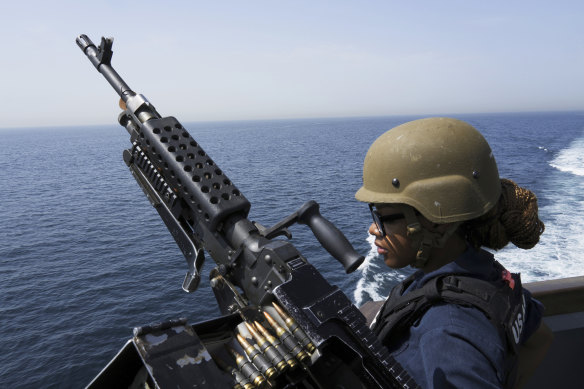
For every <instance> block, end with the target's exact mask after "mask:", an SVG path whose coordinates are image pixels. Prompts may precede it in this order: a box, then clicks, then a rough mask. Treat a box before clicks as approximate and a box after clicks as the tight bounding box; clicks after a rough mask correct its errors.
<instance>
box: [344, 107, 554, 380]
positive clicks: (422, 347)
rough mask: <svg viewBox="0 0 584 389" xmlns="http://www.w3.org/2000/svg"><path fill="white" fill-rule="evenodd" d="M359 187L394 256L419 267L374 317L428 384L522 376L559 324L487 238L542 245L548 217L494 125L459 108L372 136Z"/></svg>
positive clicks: (383, 249)
mask: <svg viewBox="0 0 584 389" xmlns="http://www.w3.org/2000/svg"><path fill="white" fill-rule="evenodd" d="M355 197H356V198H357V200H359V201H362V202H366V203H368V204H369V207H370V210H371V214H372V216H373V220H374V221H373V223H372V224H371V226H370V227H369V233H370V234H371V235H373V236H375V245H376V246H377V248H378V253H379V254H380V255H381V256H383V259H384V262H385V264H386V265H387V266H389V267H390V268H393V269H400V268H404V267H406V266H412V267H414V268H416V269H417V271H416V272H414V273H413V274H412V275H411V276H410V277H408V278H406V279H405V280H404V281H403V282H401V283H400V284H398V285H397V286H395V287H394V288H393V290H392V291H391V293H390V295H389V297H388V299H387V300H386V301H385V303H384V304H383V305H382V307H381V309H380V310H378V311H377V312H376V314H373V315H370V318H369V320H370V321H372V323H371V328H372V330H373V332H374V333H375V334H376V335H377V336H378V338H379V339H380V340H381V342H382V343H383V344H384V345H385V346H386V347H387V348H388V349H389V351H390V353H391V354H392V356H393V357H395V358H396V360H397V361H398V362H400V363H401V365H402V366H403V367H404V368H405V369H406V370H407V371H408V372H409V373H410V374H411V375H412V377H413V378H414V379H415V380H416V381H417V383H418V384H419V385H420V386H422V387H423V388H452V387H455V388H501V387H517V386H518V385H522V384H523V383H524V382H525V379H526V377H528V376H529V374H530V373H531V372H532V371H533V370H534V369H535V366H537V364H538V363H539V362H540V361H541V359H542V358H543V355H545V351H546V350H547V347H548V346H549V344H550V342H551V335H550V334H551V332H550V331H549V329H548V328H547V327H546V326H545V324H543V321H542V320H541V318H542V313H543V306H542V305H541V303H539V302H538V301H537V300H535V299H533V298H531V295H530V293H529V292H528V291H527V290H525V289H523V288H522V287H521V280H520V277H519V275H518V274H511V273H510V272H508V271H507V270H506V269H505V268H504V267H503V266H502V265H501V264H499V263H498V262H497V261H496V260H495V259H494V257H493V255H492V254H491V253H490V252H488V251H486V250H484V249H483V248H489V249H492V250H499V249H501V248H503V247H505V246H506V245H507V244H508V243H509V242H512V243H513V244H514V245H515V246H517V247H520V248H522V249H530V248H532V247H533V246H535V245H536V244H537V243H538V241H539V236H540V235H541V234H542V233H543V231H544V224H543V223H542V222H541V220H539V217H538V209H537V199H536V197H535V195H534V194H533V193H532V192H531V191H529V190H527V189H524V188H521V187H519V186H517V185H516V184H515V183H514V182H512V181H510V180H507V179H500V178H499V173H498V169H497V164H496V162H495V158H494V157H493V153H492V152H491V149H490V147H489V145H488V143H487V142H486V140H485V139H484V137H483V136H482V135H481V134H480V133H479V132H478V131H477V130H476V129H475V128H473V127H472V126H471V125H469V124H467V123H465V122H462V121H460V120H456V119H450V118H429V119H421V120H415V121H412V122H408V123H405V124H402V125H400V126H397V127H395V128H393V129H391V130H389V131H388V132H386V133H384V134H383V135H381V136H380V137H379V138H378V139H377V140H376V141H375V142H374V143H373V144H372V145H371V147H370V148H369V151H368V152H367V155H366V157H365V162H364V166H363V186H362V187H361V188H360V189H359V191H358V192H357V193H356V195H355ZM365 310H366V308H365ZM366 316H367V314H366ZM374 316H375V318H374V320H371V319H372V318H373V317H374ZM524 350H529V351H528V352H525V351H524Z"/></svg>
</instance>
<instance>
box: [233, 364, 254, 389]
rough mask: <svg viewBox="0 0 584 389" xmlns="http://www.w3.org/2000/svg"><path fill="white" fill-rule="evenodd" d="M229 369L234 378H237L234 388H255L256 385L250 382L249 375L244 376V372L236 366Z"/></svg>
mask: <svg viewBox="0 0 584 389" xmlns="http://www.w3.org/2000/svg"><path fill="white" fill-rule="evenodd" d="M229 371H230V372H231V375H232V376H233V378H235V382H236V384H235V386H234V387H233V389H236V388H243V389H254V388H255V386H254V385H253V384H252V383H251V382H249V380H248V379H247V377H246V376H244V375H243V373H242V372H240V371H239V370H237V369H236V368H234V367H229Z"/></svg>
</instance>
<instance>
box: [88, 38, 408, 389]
mask: <svg viewBox="0 0 584 389" xmlns="http://www.w3.org/2000/svg"><path fill="white" fill-rule="evenodd" d="M77 44H78V46H79V47H80V48H81V50H82V51H83V53H84V54H85V55H86V56H87V57H88V58H89V60H90V61H91V63H92V64H93V65H94V66H95V67H96V69H97V70H98V71H99V72H100V73H101V74H102V75H103V76H104V77H105V78H106V80H107V81H108V82H109V83H110V84H111V86H112V87H113V88H114V90H115V91H116V92H117V93H118V95H119V96H120V98H121V100H120V107H121V108H122V109H123V111H122V112H121V113H120V115H119V118H118V121H119V123H120V124H121V125H122V126H123V127H125V128H126V130H127V131H128V133H129V134H130V141H131V144H132V147H131V148H129V149H127V150H125V151H124V153H123V158H124V161H125V163H126V164H127V165H128V167H129V168H130V171H131V173H132V175H133V177H134V178H135V179H136V181H137V182H138V184H139V185H140V187H141V188H142V189H143V191H144V193H145V194H146V196H147V197H148V199H149V200H150V202H151V204H152V205H153V206H154V208H155V209H156V210H157V211H158V213H159V215H160V217H161V218H162V220H163V221H164V223H165V224H166V227H167V228H168V230H169V231H170V233H171V234H172V236H173V237H174V239H175V241H176V243H177V245H178V246H179V248H180V250H181V252H182V253H183V255H184V257H185V259H186V261H187V265H188V272H187V274H186V277H185V279H184V282H183V285H182V288H183V289H184V290H185V291H187V292H193V291H195V290H196V288H197V286H198V285H199V282H200V278H201V277H200V270H201V267H202V265H203V262H204V252H205V251H206V252H207V253H208V254H209V255H210V256H211V257H212V258H213V260H214V262H215V263H216V265H217V266H216V267H215V268H214V269H213V270H212V271H211V273H210V278H211V281H210V282H211V287H212V290H213V292H214V294H215V297H216V299H217V302H218V305H219V308H220V310H221V312H222V314H223V315H224V316H222V317H220V318H218V319H214V320H209V321H206V322H202V323H199V324H195V325H189V324H187V322H186V319H178V320H173V321H169V322H165V323H161V324H158V325H151V326H144V327H139V328H135V329H134V337H133V338H132V339H131V340H130V341H128V343H127V344H126V345H125V346H124V348H123V349H122V350H121V351H120V352H119V353H118V355H117V356H116V357H115V358H114V359H113V360H112V361H111V362H110V363H109V364H108V366H106V368H105V369H104V370H102V372H101V373H100V374H99V375H98V376H97V377H96V378H95V379H94V380H93V381H92V382H91V383H90V384H89V386H88V387H89V388H101V387H112V386H114V387H128V386H133V387H135V386H137V387H151V388H154V387H156V388H166V387H198V388H199V387H200V388H225V387H233V388H238V387H241V388H246V389H249V388H253V387H260V388H261V387H274V388H333V387H334V388H413V387H416V384H415V382H414V381H413V379H412V378H411V377H410V376H409V375H408V374H407V373H406V372H405V371H404V370H403V368H402V367H401V366H400V365H399V364H398V363H397V361H395V359H393V358H392V357H391V356H390V355H389V353H388V351H387V350H386V349H385V348H384V347H383V346H382V345H381V344H380V343H379V341H378V340H377V338H376V337H375V336H374V335H373V334H372V333H371V331H370V330H369V328H368V327H367V326H366V323H365V318H364V317H363V315H362V314H361V313H360V312H359V310H358V309H357V308H356V307H355V306H354V305H353V304H352V303H351V302H350V300H349V299H348V298H347V297H346V296H345V295H344V294H343V292H342V291H341V290H339V289H338V288H337V287H335V286H331V285H330V284H329V283H328V282H327V281H326V280H325V279H324V278H323V277H322V275H321V274H320V273H319V272H318V271H317V270H316V268H314V267H313V266H312V265H311V264H310V263H308V261H307V260H306V259H305V258H304V257H303V256H302V255H301V254H300V253H299V252H298V251H297V250H296V248H295V247H294V246H293V245H292V244H291V243H289V242H288V241H285V240H277V239H274V238H275V237H277V236H279V235H287V236H288V237H290V236H289V233H288V231H287V229H286V228H287V227H289V226H290V225H292V224H293V223H300V224H306V225H308V226H309V227H310V228H311V230H312V231H313V233H314V234H315V236H316V237H317V239H318V241H319V242H320V243H321V244H322V245H323V247H324V248H325V249H326V250H327V251H328V252H329V253H330V254H331V255H332V256H333V257H334V258H336V259H337V260H339V261H340V262H341V264H342V265H343V267H344V268H345V271H346V272H347V273H350V272H352V271H353V270H355V269H356V268H357V267H358V266H359V265H360V264H361V262H362V261H363V257H362V256H360V255H359V254H357V253H356V252H355V250H354V249H353V247H352V246H351V244H350V243H349V242H348V241H347V239H346V238H345V236H344V235H343V234H342V233H341V232H340V231H339V230H338V229H337V228H336V227H335V226H334V225H333V224H332V223H330V222H329V221H328V220H326V219H325V218H324V217H322V216H321V214H320V213H319V206H318V204H317V203H316V202H314V201H309V202H307V203H306V204H304V205H303V206H302V207H301V208H300V209H299V210H298V211H297V212H295V213H294V214H292V215H290V216H289V217H287V218H285V219H284V220H282V221H281V222H280V223H277V224H276V225H275V226H273V227H271V228H265V227H263V226H261V225H260V224H258V223H253V222H251V221H250V220H249V219H248V218H247V215H248V212H249V209H250V203H249V201H248V200H247V199H246V198H245V197H244V195H243V194H242V193H241V192H240V191H239V190H238V189H237V188H236V187H235V185H234V184H233V183H232V182H231V180H230V179H229V178H228V177H227V176H226V175H225V173H224V172H223V171H222V170H221V169H220V168H219V167H218V166H217V164H216V163H215V162H214V161H213V160H212V159H211V158H210V157H209V156H208V155H207V154H206V153H205V151H204V150H203V148H202V147H201V146H200V145H199V144H198V143H197V141H196V140H195V139H193V137H192V136H191V135H190V134H189V133H188V132H187V130H186V129H185V128H184V127H183V126H182V125H181V124H180V123H179V122H178V121H177V120H176V119H175V118H174V117H161V116H160V114H158V112H157V111H156V109H155V108H154V106H153V105H152V104H151V103H150V102H149V101H148V100H147V99H146V98H145V97H144V96H142V95H139V94H136V93H134V92H133V91H132V90H131V89H130V88H129V86H128V85H127V84H126V83H125V82H124V81H123V80H122V78H121V77H120V76H119V75H118V73H117V72H116V71H115V70H114V69H113V68H112V66H111V58H112V44H113V39H111V38H107V39H106V38H102V40H101V44H100V45H99V47H96V46H95V45H94V44H93V42H92V41H91V40H90V39H89V38H88V37H87V36H85V35H80V36H79V37H78V38H77Z"/></svg>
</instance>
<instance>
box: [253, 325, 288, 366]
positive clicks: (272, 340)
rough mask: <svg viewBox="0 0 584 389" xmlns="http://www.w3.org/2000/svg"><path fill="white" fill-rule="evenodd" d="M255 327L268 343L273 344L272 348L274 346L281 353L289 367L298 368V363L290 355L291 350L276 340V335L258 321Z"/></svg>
mask: <svg viewBox="0 0 584 389" xmlns="http://www.w3.org/2000/svg"><path fill="white" fill-rule="evenodd" d="M254 325H255V326H256V328H257V329H258V330H259V331H260V332H261V333H262V335H263V336H264V337H265V338H266V339H267V340H268V342H270V343H271V344H272V346H274V348H275V349H276V350H277V351H278V353H280V355H281V356H282V357H283V358H284V360H285V361H286V363H287V364H288V366H290V368H292V369H294V368H296V366H298V362H296V359H295V358H294V356H293V355H292V354H291V353H290V350H288V349H287V348H286V347H284V345H283V344H282V342H280V340H279V339H278V338H276V337H275V336H274V335H272V334H270V332H269V331H268V330H267V329H265V328H264V326H262V325H261V324H260V323H258V322H257V321H255V322H254Z"/></svg>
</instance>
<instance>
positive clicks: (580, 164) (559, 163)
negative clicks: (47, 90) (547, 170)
mask: <svg viewBox="0 0 584 389" xmlns="http://www.w3.org/2000/svg"><path fill="white" fill-rule="evenodd" d="M550 166H552V167H554V168H556V169H558V170H560V171H563V172H568V173H572V174H575V175H577V176H584V138H581V139H577V140H575V141H574V142H572V144H571V145H570V147H568V148H567V149H565V150H562V151H561V152H560V153H559V154H558V156H557V157H556V158H555V159H554V160H553V161H552V162H551V163H550Z"/></svg>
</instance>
